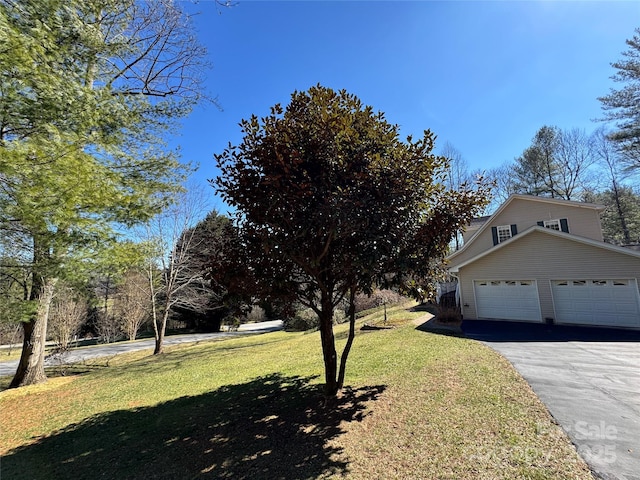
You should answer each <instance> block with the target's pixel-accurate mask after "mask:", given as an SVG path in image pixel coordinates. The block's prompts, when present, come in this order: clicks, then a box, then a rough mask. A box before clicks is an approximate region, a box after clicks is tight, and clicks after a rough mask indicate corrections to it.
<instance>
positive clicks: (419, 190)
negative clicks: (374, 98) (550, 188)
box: [213, 85, 488, 396]
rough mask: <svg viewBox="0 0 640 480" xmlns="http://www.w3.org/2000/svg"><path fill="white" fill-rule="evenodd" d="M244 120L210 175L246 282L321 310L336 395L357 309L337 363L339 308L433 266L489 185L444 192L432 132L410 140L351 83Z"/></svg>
mask: <svg viewBox="0 0 640 480" xmlns="http://www.w3.org/2000/svg"><path fill="white" fill-rule="evenodd" d="M241 127H242V131H243V133H244V139H243V141H242V143H241V144H240V145H238V146H230V147H229V148H228V149H226V150H225V151H224V152H223V153H221V154H219V155H216V159H217V164H218V167H219V168H220V171H221V174H220V176H219V177H217V178H216V179H215V180H213V184H214V185H215V186H216V187H217V190H218V192H219V193H220V194H221V195H222V198H223V199H224V200H225V201H226V202H227V203H228V204H229V205H230V206H232V207H233V208H234V209H235V210H236V212H237V216H236V226H237V232H238V233H237V235H238V237H237V238H238V241H237V243H236V245H237V247H236V248H237V250H238V253H237V255H236V256H237V258H238V260H240V259H243V261H242V262H240V261H239V262H238V263H239V266H238V267H237V268H238V269H242V276H243V282H241V285H240V286H243V287H250V288H252V289H254V290H255V291H260V292H261V295H263V296H271V297H273V298H281V299H282V298H285V299H289V300H291V299H297V300H298V301H300V302H302V303H303V304H304V305H305V306H307V307H309V308H312V309H313V310H314V311H315V312H316V313H317V314H318V316H319V320H320V333H321V339H322V348H323V355H324V363H325V382H326V383H325V388H326V393H327V394H328V395H330V396H331V395H335V394H336V392H337V391H338V389H339V388H341V387H342V382H343V380H344V369H345V363H346V358H347V355H348V351H349V348H350V346H351V342H352V341H353V322H354V315H353V314H352V315H351V319H350V320H351V324H352V325H351V326H352V329H351V334H350V337H349V341H348V343H347V347H346V349H345V351H344V352H343V354H342V361H341V365H340V372H338V369H337V353H336V349H335V342H334V337H333V328H332V318H333V311H334V308H335V307H336V306H337V305H338V303H339V302H340V301H342V300H343V299H345V298H347V299H349V300H350V304H351V306H352V307H353V299H354V296H355V294H356V293H357V292H365V293H370V292H371V291H372V288H373V287H374V286H375V285H376V284H380V285H386V284H401V283H406V282H407V280H408V279H409V278H410V277H412V276H415V275H422V276H424V275H427V274H429V273H432V267H433V266H434V263H433V260H434V259H437V258H439V257H441V256H442V255H444V253H445V252H446V249H447V245H448V243H449V241H450V240H451V238H452V237H453V235H454V234H455V232H456V231H457V230H458V229H459V228H460V227H461V226H462V225H464V224H465V223H466V222H467V221H469V220H470V218H471V216H473V215H474V214H475V213H477V212H478V211H479V209H480V208H482V207H483V206H484V204H485V200H486V198H487V197H488V191H487V188H486V185H484V184H479V185H473V186H472V185H467V184H465V185H463V186H462V187H461V189H460V190H456V191H451V190H447V189H446V188H445V186H444V184H443V177H444V172H445V171H446V167H447V162H446V159H445V158H444V157H439V156H436V155H434V154H433V153H432V150H433V147H434V140H435V136H434V135H433V134H432V133H431V132H429V131H425V132H424V135H423V137H422V138H420V139H418V140H415V141H414V140H413V139H412V138H411V137H409V138H407V139H406V141H402V140H400V137H399V128H398V126H397V125H393V124H390V123H388V122H387V121H386V119H385V116H384V114H383V113H380V112H374V110H373V108H372V107H370V106H364V105H363V104H362V102H361V101H360V100H359V99H358V98H357V97H355V96H354V95H352V94H349V93H347V92H346V91H344V90H342V91H339V92H336V91H334V90H332V89H330V88H326V87H323V86H320V85H317V86H315V87H312V88H310V89H309V90H308V91H306V92H294V93H293V94H292V96H291V102H290V103H289V105H288V106H287V107H286V108H284V109H283V108H282V107H281V106H280V105H275V106H274V107H272V109H271V113H270V115H268V116H266V117H264V118H262V119H258V118H257V117H256V116H253V117H252V118H251V119H249V120H243V121H242V122H241ZM248 278H252V279H253V283H252V282H249V281H248V280H247V279H248ZM351 312H352V313H353V308H351Z"/></svg>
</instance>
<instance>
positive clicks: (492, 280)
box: [447, 195, 640, 329]
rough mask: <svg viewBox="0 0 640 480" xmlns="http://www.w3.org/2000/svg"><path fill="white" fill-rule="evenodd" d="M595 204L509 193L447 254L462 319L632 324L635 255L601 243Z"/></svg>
mask: <svg viewBox="0 0 640 480" xmlns="http://www.w3.org/2000/svg"><path fill="white" fill-rule="evenodd" d="M603 210H604V207H603V206H601V205H595V204H590V203H581V202H573V201H567V200H558V199H554V198H545V197H533V196H528V195H512V196H511V197H509V198H508V199H507V201H505V203H504V204H502V205H501V206H500V208H498V209H497V210H496V212H495V213H494V214H493V215H491V216H489V217H484V218H482V219H477V220H475V221H474V222H472V223H471V225H469V227H468V228H467V229H466V231H465V232H464V234H463V240H464V245H463V247H462V248H461V249H460V250H458V251H456V252H454V253H452V254H451V255H450V256H449V257H448V258H447V262H448V269H449V272H450V273H451V275H453V276H454V277H456V278H457V279H458V297H459V304H460V308H461V313H462V315H463V318H464V319H465V320H472V319H493V320H513V321H524V322H546V323H557V324H574V325H597V326H612V327H627V328H638V329H640V292H639V290H638V286H639V282H638V279H639V277H640V252H638V251H635V250H633V249H628V248H624V247H618V246H614V245H610V244H608V243H605V242H604V241H603V236H602V229H601V226H600V213H601V212H602V211H603Z"/></svg>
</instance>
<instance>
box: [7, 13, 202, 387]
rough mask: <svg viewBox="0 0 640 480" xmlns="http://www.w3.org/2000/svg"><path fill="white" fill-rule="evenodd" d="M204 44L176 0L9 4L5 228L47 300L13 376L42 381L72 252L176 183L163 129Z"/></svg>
mask: <svg viewBox="0 0 640 480" xmlns="http://www.w3.org/2000/svg"><path fill="white" fill-rule="evenodd" d="M203 55H204V51H203V50H202V47H200V46H199V44H198V43H197V42H196V40H195V39H194V37H193V36H192V34H191V30H190V27H189V22H188V18H187V17H185V16H184V15H183V14H182V13H181V11H180V10H179V9H178V8H177V7H176V6H175V4H174V3H173V2H171V1H170V0H160V1H156V2H137V1H134V0H82V1H79V0H78V1H76V0H71V1H70V0H25V1H21V2H13V1H11V0H1V1H0V234H1V235H4V236H6V237H10V238H12V244H13V245H19V247H20V249H21V258H23V259H26V260H25V261H24V262H23V264H22V267H23V268H24V269H25V270H27V271H28V278H29V285H28V288H27V290H28V292H29V293H28V296H27V297H28V298H27V300H30V301H32V302H35V303H36V304H37V305H38V309H37V312H36V313H35V314H34V315H33V316H32V317H31V318H30V319H29V320H28V321H26V322H24V323H23V325H24V330H25V343H24V348H23V356H22V359H21V363H20V366H19V368H18V372H17V374H16V377H15V378H14V381H13V382H12V385H13V386H19V385H23V384H29V383H36V382H39V381H42V380H44V379H45V378H46V377H45V376H44V369H43V361H42V360H43V352H44V343H43V341H44V336H45V333H46V319H47V315H48V308H49V304H50V301H51V296H52V295H53V289H54V288H55V284H56V282H57V279H58V278H61V277H62V276H64V275H65V273H66V272H67V271H68V267H69V265H70V264H71V259H73V258H75V259H78V258H89V257H91V256H95V254H96V252H97V251H99V250H100V249H101V248H102V247H103V246H104V245H105V244H108V243H109V242H110V240H111V239H113V238H114V236H115V229H114V227H117V226H118V225H121V224H125V225H130V224H133V223H135V222H138V221H143V220H146V219H148V218H150V217H151V216H152V215H154V214H155V213H157V212H158V211H159V210H161V209H162V208H163V207H164V206H165V205H166V204H167V203H168V202H169V201H170V198H171V195H172V194H173V192H174V191H176V189H177V188H178V185H179V182H180V180H181V179H182V178H183V176H184V174H185V173H186V170H187V169H186V168H185V166H184V165H182V164H180V162H179V161H178V158H177V155H176V153H175V152H172V151H168V150H167V149H166V148H165V144H164V136H165V134H166V133H167V131H168V129H169V128H170V127H172V126H173V125H174V122H175V121H176V120H177V119H178V118H180V117H182V116H183V115H186V114H187V113H188V112H189V109H190V107H191V106H192V105H193V102H195V101H196V100H198V98H199V89H200V82H199V78H198V75H199V72H200V71H201V68H202V66H203V64H204V63H203V62H204V57H203ZM76 265H78V263H76Z"/></svg>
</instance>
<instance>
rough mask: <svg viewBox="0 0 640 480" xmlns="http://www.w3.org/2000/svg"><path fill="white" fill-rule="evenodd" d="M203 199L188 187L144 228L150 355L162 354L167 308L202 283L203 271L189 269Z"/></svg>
mask: <svg viewBox="0 0 640 480" xmlns="http://www.w3.org/2000/svg"><path fill="white" fill-rule="evenodd" d="M205 199H206V195H205V194H204V191H203V190H202V189H199V188H192V189H191V190H190V191H187V192H185V193H183V194H182V195H180V196H178V198H177V199H176V201H175V203H174V204H173V205H171V206H170V207H169V208H167V209H166V210H165V211H164V212H163V213H161V214H160V215H158V216H156V217H155V218H154V219H153V220H152V221H151V222H149V223H148V225H147V229H146V233H145V236H146V239H147V241H148V243H149V245H151V248H152V254H151V255H150V261H149V263H148V266H147V278H148V281H149V293H150V296H151V299H152V304H151V318H152V323H153V329H154V335H155V348H154V352H153V353H154V355H157V354H159V353H162V348H163V342H164V336H165V331H166V327H167V321H168V319H169V316H170V314H171V309H172V308H174V307H175V306H176V305H178V304H180V303H181V302H184V301H185V298H189V297H188V296H187V297H184V296H182V295H180V294H181V292H183V291H185V290H187V289H190V288H198V286H199V285H202V284H203V283H205V280H204V272H203V271H201V270H194V269H193V268H191V266H192V265H193V262H192V261H191V260H192V256H193V255H194V253H195V252H196V251H197V248H198V245H197V242H203V241H204V239H203V238H200V237H198V236H197V235H196V231H195V229H194V228H193V227H194V226H195V225H196V223H197V222H198V220H199V219H201V218H202V217H203V216H204V215H205V214H206V212H207V203H206V200H205ZM189 301H199V300H198V299H193V300H189Z"/></svg>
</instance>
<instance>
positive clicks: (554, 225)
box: [538, 218, 569, 233]
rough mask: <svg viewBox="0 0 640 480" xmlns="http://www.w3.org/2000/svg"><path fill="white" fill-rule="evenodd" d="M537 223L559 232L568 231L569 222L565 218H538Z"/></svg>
mask: <svg viewBox="0 0 640 480" xmlns="http://www.w3.org/2000/svg"><path fill="white" fill-rule="evenodd" d="M538 225H539V226H541V227H545V228H549V229H551V230H557V231H559V232H564V233H569V222H568V221H567V219H566V218H555V219H553V220H540V221H539V222H538Z"/></svg>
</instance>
